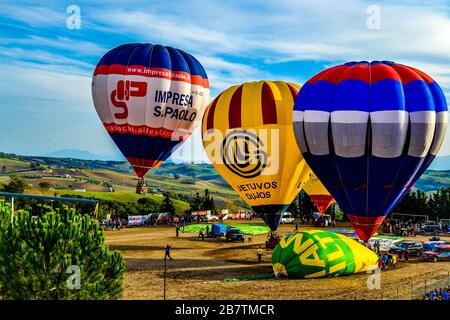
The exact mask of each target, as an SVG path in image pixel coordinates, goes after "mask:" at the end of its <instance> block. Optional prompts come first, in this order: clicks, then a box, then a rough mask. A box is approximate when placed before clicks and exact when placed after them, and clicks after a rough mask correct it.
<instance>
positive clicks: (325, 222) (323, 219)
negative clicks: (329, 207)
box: [313, 215, 336, 228]
mask: <svg viewBox="0 0 450 320" xmlns="http://www.w3.org/2000/svg"><path fill="white" fill-rule="evenodd" d="M313 224H314V226H315V227H319V228H322V227H325V228H327V227H332V228H334V227H336V220H334V219H333V218H331V217H327V216H324V215H321V216H320V217H318V218H314V222H313Z"/></svg>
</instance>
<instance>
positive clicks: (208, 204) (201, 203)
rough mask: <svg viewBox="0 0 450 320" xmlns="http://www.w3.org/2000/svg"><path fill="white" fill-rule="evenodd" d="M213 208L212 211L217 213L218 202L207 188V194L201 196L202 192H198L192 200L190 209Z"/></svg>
mask: <svg viewBox="0 0 450 320" xmlns="http://www.w3.org/2000/svg"><path fill="white" fill-rule="evenodd" d="M207 210H211V213H213V214H215V213H217V208H216V204H215V202H214V198H213V197H212V196H211V194H210V193H209V190H208V189H205V194H204V195H203V196H200V193H198V192H196V193H195V196H194V197H193V198H192V200H191V201H190V211H207Z"/></svg>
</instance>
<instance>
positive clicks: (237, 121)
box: [228, 86, 242, 129]
mask: <svg viewBox="0 0 450 320" xmlns="http://www.w3.org/2000/svg"><path fill="white" fill-rule="evenodd" d="M241 117H242V86H239V88H237V90H236V91H235V92H234V93H233V96H232V97H231V102H230V110H228V122H229V124H230V129H233V128H239V127H241V126H242V125H241V123H242V121H241V120H242V118H241Z"/></svg>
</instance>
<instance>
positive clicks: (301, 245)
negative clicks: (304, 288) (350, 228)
mask: <svg viewBox="0 0 450 320" xmlns="http://www.w3.org/2000/svg"><path fill="white" fill-rule="evenodd" d="M378 259H379V258H378V256H377V255H376V254H375V253H374V252H373V251H371V250H370V249H368V248H366V247H365V246H363V245H361V244H360V243H358V242H357V241H355V240H353V239H350V238H348V237H346V236H343V235H340V234H336V233H333V232H327V231H321V230H309V231H302V232H298V233H295V234H293V235H291V236H289V237H287V238H286V239H281V241H280V243H279V244H278V245H277V247H276V248H275V250H274V252H273V254H272V265H273V271H274V273H275V275H277V276H286V277H291V278H319V277H326V276H328V277H330V276H339V275H347V274H353V273H357V272H364V271H367V270H368V269H369V268H370V267H377V263H378Z"/></svg>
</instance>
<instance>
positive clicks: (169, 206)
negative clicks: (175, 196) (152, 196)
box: [161, 192, 175, 215]
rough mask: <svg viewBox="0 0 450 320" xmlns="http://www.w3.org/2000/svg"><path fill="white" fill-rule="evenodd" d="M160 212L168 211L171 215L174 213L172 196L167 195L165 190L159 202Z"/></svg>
mask: <svg viewBox="0 0 450 320" xmlns="http://www.w3.org/2000/svg"><path fill="white" fill-rule="evenodd" d="M161 212H170V214H171V215H174V214H175V206H174V205H173V201H172V198H170V197H169V194H168V193H167V192H164V199H163V202H162V204H161Z"/></svg>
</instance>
